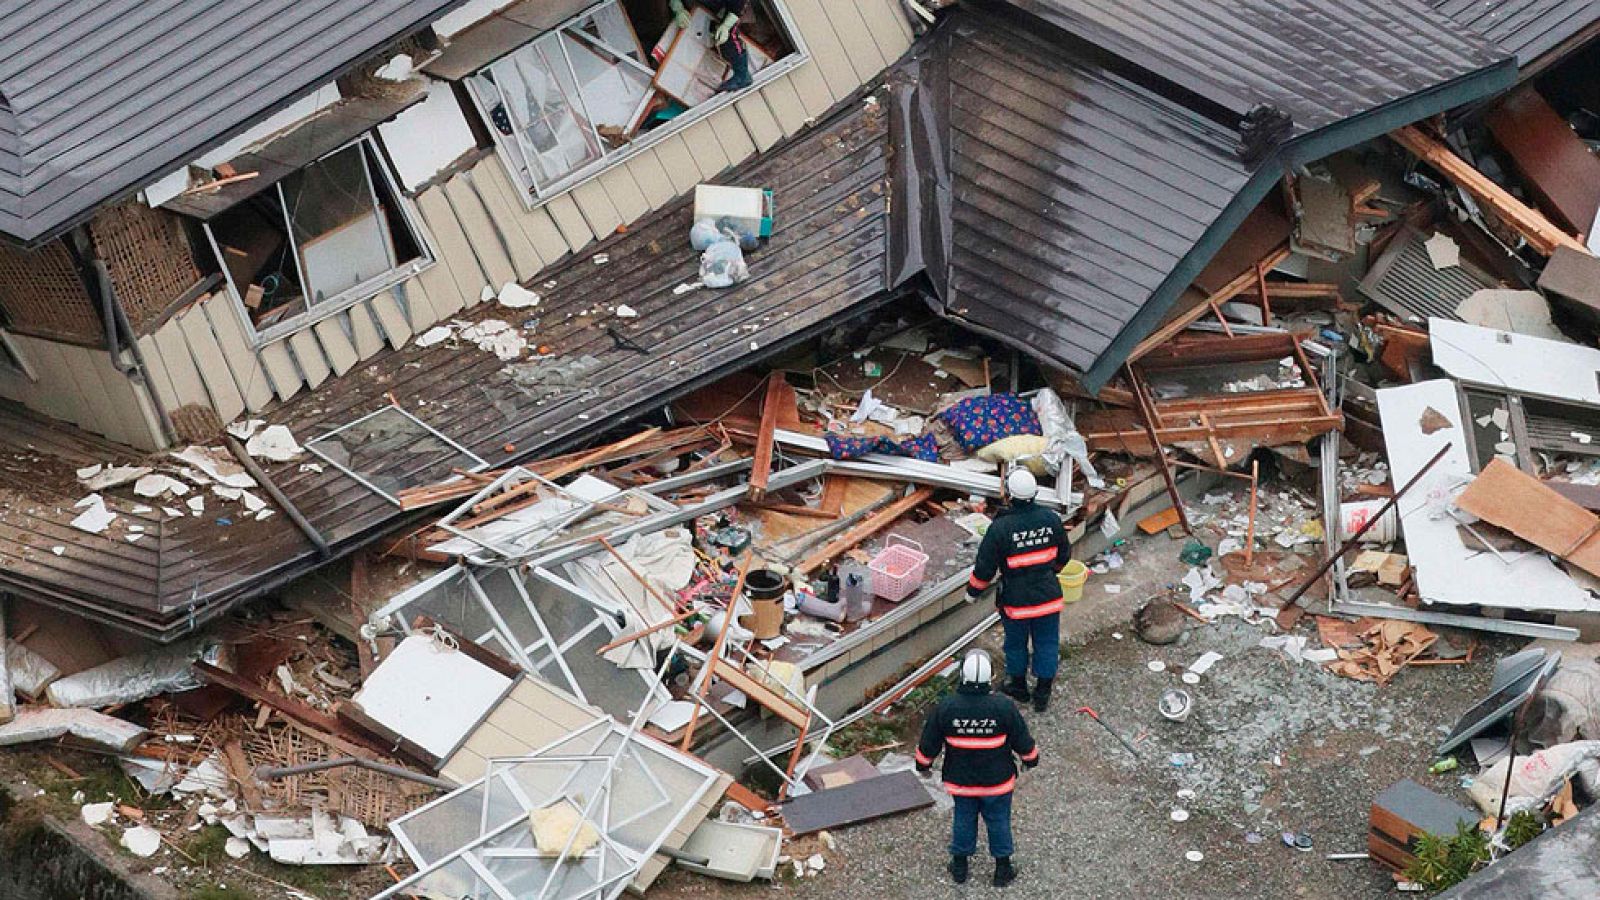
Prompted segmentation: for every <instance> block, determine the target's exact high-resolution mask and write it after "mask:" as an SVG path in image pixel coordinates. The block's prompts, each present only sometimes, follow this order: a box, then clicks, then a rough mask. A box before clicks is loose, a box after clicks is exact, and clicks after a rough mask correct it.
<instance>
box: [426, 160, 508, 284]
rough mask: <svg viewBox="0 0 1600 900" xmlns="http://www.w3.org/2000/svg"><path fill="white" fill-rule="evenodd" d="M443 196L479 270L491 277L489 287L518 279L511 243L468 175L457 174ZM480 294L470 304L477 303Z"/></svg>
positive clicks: (447, 184)
mask: <svg viewBox="0 0 1600 900" xmlns="http://www.w3.org/2000/svg"><path fill="white" fill-rule="evenodd" d="M444 197H445V200H447V201H448V202H449V204H450V209H451V211H452V212H454V213H455V217H456V221H457V222H459V223H460V224H461V229H462V231H463V232H464V233H465V234H466V236H467V242H468V245H469V246H468V249H469V250H471V251H472V253H473V254H474V255H475V256H476V257H477V260H478V264H479V267H480V268H481V270H482V271H483V273H485V274H486V275H487V276H488V279H489V286H490V287H493V288H494V289H495V290H496V291H498V290H500V287H501V286H502V285H504V284H505V283H506V282H509V281H516V280H517V272H516V267H515V266H513V265H512V263H511V255H510V244H509V243H508V242H507V241H506V239H505V236H504V235H503V234H502V233H501V232H500V229H499V228H496V227H495V223H494V220H493V218H491V217H490V215H489V211H488V210H487V209H485V208H484V204H483V200H482V198H480V197H479V196H478V192H477V191H475V190H473V189H472V185H471V184H469V183H468V182H467V177H466V176H465V175H457V176H456V177H454V178H452V179H450V180H449V181H447V182H445V184H444ZM480 296H482V291H481V289H480V291H479V294H478V295H476V296H473V297H472V298H470V299H469V300H468V301H467V302H468V303H469V304H470V303H476V302H477V301H478V298H479V297H480Z"/></svg>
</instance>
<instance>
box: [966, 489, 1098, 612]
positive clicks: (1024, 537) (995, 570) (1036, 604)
mask: <svg viewBox="0 0 1600 900" xmlns="http://www.w3.org/2000/svg"><path fill="white" fill-rule="evenodd" d="M1071 558H1072V544H1071V543H1069V542H1068V541H1067V527H1066V526H1065V525H1063V524H1062V523H1061V517H1060V516H1058V515H1056V514H1055V512H1053V511H1052V510H1049V509H1046V508H1045V507H1043V506H1040V505H1039V504H1037V503H1034V502H1033V501H1031V500H1018V501H1015V502H1014V503H1012V505H1011V507H1010V508H1009V509H1007V510H1006V511H1005V512H1003V513H1001V514H1000V515H999V516H998V517H996V518H995V520H994V521H993V522H990V523H989V530H988V531H986V532H984V534H983V541H982V542H981V543H979V544H978V558H977V560H976V561H975V562H973V564H972V579H971V580H970V581H969V582H968V583H967V595H968V596H970V597H976V596H978V595H979V594H981V593H983V591H984V590H985V589H986V588H988V587H989V585H990V584H992V583H993V582H994V579H995V577H996V576H998V577H999V578H1000V591H999V596H998V597H996V598H995V605H996V606H998V607H1000V612H1001V613H1002V614H1004V615H1005V616H1006V617H1007V618H1010V619H1033V618H1038V617H1039V616H1047V615H1050V614H1052V613H1058V612H1060V611H1061V582H1060V581H1058V580H1057V579H1056V573H1058V572H1060V571H1061V568H1062V567H1063V566H1065V565H1066V564H1067V560H1069V559H1071Z"/></svg>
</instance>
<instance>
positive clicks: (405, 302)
mask: <svg viewBox="0 0 1600 900" xmlns="http://www.w3.org/2000/svg"><path fill="white" fill-rule="evenodd" d="M785 2H786V3H787V6H788V9H789V12H790V15H791V16H792V18H793V19H794V22H795V24H796V27H797V28H798V30H799V32H800V37H801V40H802V42H803V43H804V44H805V45H806V48H807V50H808V51H809V53H810V59H809V60H808V61H806V62H805V63H803V64H801V65H800V66H799V67H797V68H796V69H794V70H793V71H791V72H788V73H786V74H785V75H783V76H782V77H780V78H778V79H776V80H774V81H773V82H771V83H770V84H768V85H765V86H764V87H762V88H761V89H760V90H759V91H756V92H755V93H752V94H750V95H749V96H746V97H743V98H741V99H740V100H739V101H737V102H736V103H734V104H733V105H731V106H729V107H727V108H725V109H722V110H719V111H718V112H716V113H714V114H713V115H711V116H709V117H707V118H706V119H705V120H703V121H701V122H697V123H695V124H693V125H691V126H689V127H688V128H685V129H684V130H683V131H682V132H680V133H679V134H677V135H673V136H671V137H669V138H667V139H665V140H663V141H661V142H660V143H658V144H656V145H654V146H652V147H651V148H649V149H647V150H645V151H643V152H641V153H638V154H636V155H634V156H633V157H631V158H629V159H628V160H626V161H625V162H622V163H620V164H618V165H616V166H613V167H611V168H610V169H607V170H606V171H604V172H601V173H599V174H598V175H596V176H595V177H593V178H591V179H589V180H587V181H585V182H583V183H581V184H579V185H577V186H575V187H573V188H572V189H571V190H570V191H568V192H566V193H565V194H562V195H560V196H557V197H554V198H552V199H550V200H548V201H546V202H544V203H542V204H540V205H539V206H537V207H535V208H533V209H529V208H528V206H527V205H526V204H525V203H524V202H523V201H522V199H521V192H520V190H519V189H518V188H517V187H516V186H515V185H514V184H513V182H512V180H511V178H510V176H509V175H508V174H507V172H506V170H505V168H504V167H503V166H502V165H501V163H500V160H499V158H498V157H497V156H490V157H487V158H485V159H483V160H482V161H481V162H479V163H478V164H477V165H476V166H475V167H474V168H472V169H471V170H469V171H465V172H461V173H458V174H456V175H455V176H454V177H452V178H451V179H450V180H448V181H446V182H445V183H443V184H439V185H435V186H433V187H430V188H428V189H427V190H425V191H423V192H422V193H421V194H420V195H419V196H418V197H417V198H416V211H417V213H418V215H417V219H418V221H419V223H420V224H421V226H422V228H423V230H424V231H425V237H426V239H427V243H428V245H429V246H430V247H431V248H433V253H434V255H435V257H436V260H435V262H434V264H433V265H431V266H429V267H428V268H427V269H426V270H424V271H423V272H422V273H421V274H419V275H418V276H417V277H415V278H412V279H411V280H409V281H407V282H405V283H404V284H401V285H398V286H396V287H395V288H394V289H392V290H389V291H385V292H384V293H382V294H379V295H378V296H376V297H373V298H371V299H369V300H366V301H363V302H362V303H359V304H357V305H356V306H354V307H352V308H351V309H350V310H349V311H347V312H341V313H339V314H337V315H334V316H332V317H330V318H327V319H324V320H322V321H321V322H319V323H318V324H317V325H315V326H314V327H308V328H307V329H305V330H303V331H301V332H300V333H298V334H296V335H294V336H292V337H289V338H285V339H283V340H280V341H277V342H275V343H273V344H269V345H266V346H264V347H260V348H256V349H255V350H249V349H244V348H242V347H241V344H240V341H241V340H244V341H248V336H247V335H248V332H246V331H243V330H242V322H241V320H240V318H239V315H238V312H237V310H236V309H235V308H233V305H234V303H235V301H234V300H233V299H232V298H231V297H229V296H227V295H226V294H219V295H216V296H213V297H211V298H209V299H207V300H204V301H202V302H200V303H198V304H196V306H195V307H193V308H191V310H190V311H189V312H188V314H187V315H185V316H179V317H175V319H174V320H173V321H169V322H168V323H166V325H164V326H163V327H162V328H161V329H160V330H159V331H158V332H157V333H156V334H154V335H152V336H151V337H149V338H146V339H145V340H144V341H141V344H140V345H141V347H142V348H143V350H144V353H145V354H146V356H147V357H153V358H155V359H154V362H153V363H152V365H154V366H159V367H160V368H163V369H165V370H166V371H168V372H169V373H173V374H171V376H170V377H169V378H166V379H158V381H157V387H158V392H159V393H160V394H161V400H162V402H163V403H165V404H168V408H169V409H171V408H175V407H176V406H182V405H187V404H191V403H202V404H209V405H211V406H212V407H213V408H214V409H216V411H217V414H218V415H219V416H220V417H221V419H222V420H223V421H224V422H227V421H231V420H232V419H234V418H236V417H238V416H239V415H241V414H243V413H244V412H246V411H253V410H257V409H260V408H261V407H262V406H264V405H265V404H266V403H268V402H271V400H272V399H273V398H276V399H279V400H286V399H288V398H290V397H292V396H294V395H295V394H297V393H299V392H300V391H302V390H306V389H308V388H315V387H317V386H318V385H320V384H322V383H323V382H324V381H326V380H327V379H328V378H330V377H336V376H338V375H341V374H343V373H344V372H347V371H349V370H350V369H351V368H353V367H354V366H355V365H356V364H357V363H359V362H360V361H361V360H363V359H366V358H367V357H369V356H371V355H373V354H374V353H376V352H378V351H379V350H380V349H382V348H383V347H385V346H390V347H401V346H404V345H405V344H406V342H408V341H409V340H410V339H411V337H412V336H413V335H415V334H418V333H420V332H422V331H425V330H427V328H429V327H430V326H432V325H433V324H435V323H437V322H439V321H441V320H443V319H446V318H448V317H450V316H453V315H457V314H458V313H460V312H461V311H462V310H463V309H468V308H471V307H473V306H475V305H476V304H478V303H479V302H480V298H481V297H482V295H483V292H484V288H486V287H487V288H490V289H491V290H493V291H498V290H499V289H500V287H501V286H502V285H504V284H505V283H506V282H507V281H511V280H513V279H515V280H517V281H523V282H528V281H531V280H533V279H535V278H536V277H537V275H538V273H539V272H540V271H541V270H542V269H544V268H545V267H547V266H549V265H551V264H552V263H554V262H556V261H558V260H560V259H562V258H564V257H566V256H569V255H571V254H574V253H580V252H583V251H584V249H585V248H588V247H590V246H591V245H593V244H594V243H595V242H596V241H597V240H600V239H601V238H604V237H606V236H608V235H610V234H611V233H612V232H614V231H616V229H617V228H618V227H619V226H623V225H627V224H630V223H632V222H634V221H635V220H637V219H639V218H640V217H642V216H645V215H647V214H649V213H650V212H651V211H653V210H656V209H659V208H661V207H662V206H665V205H666V204H668V203H670V202H672V201H673V200H674V199H676V198H678V197H680V196H682V195H683V194H684V193H686V192H688V191H689V190H692V189H693V187H694V185H695V184H697V183H699V182H700V181H703V180H706V179H709V178H712V177H715V176H716V175H717V174H719V173H720V172H722V171H724V170H726V169H727V168H729V167H731V166H734V165H737V164H739V163H741V162H744V161H745V160H746V159H748V158H750V157H751V156H753V155H755V154H756V153H759V152H762V151H765V150H766V149H768V148H770V147H772V146H773V145H774V144H776V143H777V142H778V141H779V140H782V139H783V138H785V137H788V136H791V135H794V134H795V133H797V132H799V131H801V130H803V129H804V128H805V127H806V126H807V124H808V123H809V122H810V121H811V120H813V119H814V118H816V117H817V116H820V115H821V114H823V113H824V112H826V111H827V110H828V109H829V108H830V107H831V106H833V105H834V104H835V103H837V102H839V101H840V100H843V99H844V98H845V97H846V96H848V95H849V94H850V93H851V92H853V91H855V90H856V89H857V88H859V87H860V86H861V85H862V84H863V83H864V82H866V81H867V80H869V79H871V78H874V77H876V76H877V75H878V74H879V73H880V72H882V71H883V69H884V68H885V67H886V66H887V65H888V63H891V62H893V61H894V60H896V59H898V58H899V57H900V56H901V54H903V53H904V52H905V51H906V49H907V48H909V47H910V46H911V38H912V31H911V25H910V23H909V22H908V21H907V19H906V17H905V15H904V13H903V12H902V11H901V7H900V4H899V0H785ZM206 323H209V324H210V325H211V328H204V327H203V326H204V325H205V324H206ZM236 330H237V331H236ZM207 331H212V332H214V333H213V334H211V335H208V334H206V332H207ZM246 346H247V345H246ZM169 355H171V356H172V357H173V358H171V359H169V358H168V357H169ZM191 372H193V373H194V375H193V377H191Z"/></svg>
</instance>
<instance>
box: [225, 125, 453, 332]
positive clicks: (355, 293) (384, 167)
mask: <svg viewBox="0 0 1600 900" xmlns="http://www.w3.org/2000/svg"><path fill="white" fill-rule="evenodd" d="M351 147H361V148H362V149H363V151H364V153H363V156H362V162H363V166H364V168H365V169H366V172H367V178H368V186H369V188H370V189H371V190H372V195H373V199H374V202H375V203H376V201H377V194H378V191H377V185H376V184H375V183H374V182H373V181H372V179H373V178H374V177H375V176H376V177H380V178H382V179H383V183H384V185H385V186H386V187H387V188H388V190H389V195H390V196H391V197H393V198H394V201H395V208H396V210H397V211H398V212H399V214H400V217H401V219H402V220H403V221H404V222H405V224H406V227H407V228H409V229H410V230H411V238H412V240H413V241H415V242H416V244H417V248H418V250H419V255H418V256H417V258H416V259H412V260H409V261H407V262H403V263H400V264H399V265H397V266H396V267H395V268H393V269H390V270H389V271H387V272H384V273H382V274H379V275H375V276H373V277H372V278H369V279H367V280H366V281H363V282H361V283H360V284H356V285H353V286H352V287H349V288H346V289H345V290H343V291H340V292H339V293H338V294H335V295H334V296H332V297H330V298H328V299H326V300H323V301H322V302H320V303H317V304H315V305H313V304H312V303H311V301H310V299H309V298H307V299H306V301H305V306H306V308H305V310H304V311H302V312H301V313H299V314H298V315H295V316H292V317H290V318H289V319H287V320H285V321H282V322H275V323H273V324H272V325H269V326H268V327H267V328H265V329H261V328H257V327H256V324H255V322H254V321H252V320H251V318H250V310H249V309H247V308H245V305H244V295H243V294H242V293H240V291H239V286H238V285H237V284H235V283H234V280H233V273H232V272H231V271H230V270H229V269H228V267H227V265H225V264H223V256H222V247H221V245H220V244H219V243H218V242H217V237H216V235H215V234H214V233H213V232H212V230H211V223H210V222H201V223H200V226H201V231H202V232H203V233H204V234H205V237H206V242H207V244H209V245H210V247H211V252H212V254H213V255H214V256H215V258H216V260H217V264H218V267H219V268H220V269H221V270H222V277H223V278H224V279H225V281H226V283H227V286H228V294H229V296H230V297H232V299H233V303H232V304H231V305H232V307H233V310H234V313H235V315H237V316H238V318H239V322H240V324H242V325H243V326H244V329H245V334H246V335H248V336H250V337H251V340H252V342H253V344H252V349H259V348H261V347H265V346H266V345H268V344H273V343H277V342H278V341H281V340H283V339H285V338H287V337H289V336H291V335H295V334H298V333H300V332H302V331H305V330H306V329H308V328H311V327H313V326H315V325H318V324H320V323H321V322H323V321H324V320H326V319H329V318H332V317H333V316H336V315H338V314H340V313H342V312H344V311H346V310H348V309H349V308H350V307H352V306H354V305H356V304H357V303H360V302H362V301H363V300H367V299H370V298H372V297H375V296H377V295H378V294H381V293H383V292H384V291H386V290H388V289H390V288H392V287H394V286H396V285H399V284H403V283H405V282H407V281H410V280H411V279H413V278H415V277H416V276H417V275H418V274H420V273H421V272H423V271H425V270H427V269H429V268H431V267H432V266H433V265H434V263H435V262H436V261H437V260H438V255H437V254H436V253H435V252H434V249H433V247H432V245H431V243H430V235H429V234H428V232H427V230H426V229H424V228H423V227H422V218H421V216H419V215H418V214H417V211H416V209H415V208H414V207H413V205H412V202H411V198H410V197H407V196H406V194H405V192H404V191H402V190H401V189H400V186H399V183H398V182H397V181H396V179H395V175H394V173H393V172H391V171H390V167H389V164H388V161H387V160H388V157H387V156H385V155H384V153H383V152H382V150H381V149H380V147H379V145H378V142H377V141H376V140H375V139H374V138H373V132H371V131H367V132H363V133H362V134H361V135H359V136H357V137H355V138H353V139H352V140H350V141H347V142H346V143H344V144H341V145H340V146H339V147H337V148H335V149H334V150H331V151H329V152H327V153H325V154H323V155H322V156H319V157H317V159H316V160H314V161H313V163H315V162H321V161H322V160H324V159H327V158H328V157H331V156H334V155H336V154H339V153H343V152H344V151H346V150H349V149H350V148H351ZM367 153H370V154H371V156H370V157H369V156H367V155H366V154H367ZM296 171H300V170H298V169H297V170H296ZM271 189H272V190H277V191H278V192H279V195H278V196H279V203H280V204H282V203H283V194H282V184H281V182H280V183H279V184H275V185H273V186H272V188H271ZM285 209H287V207H286V206H285ZM285 224H286V225H289V223H288V220H287V219H286V220H285ZM293 232H294V229H293V227H292V225H289V228H288V238H289V243H290V247H291V248H292V249H293V256H294V264H295V268H296V271H297V272H298V274H299V276H300V284H301V289H302V290H309V289H310V286H309V285H308V284H307V282H306V277H305V273H304V272H300V271H299V267H300V249H299V242H298V241H296V240H295V238H294V233H293Z"/></svg>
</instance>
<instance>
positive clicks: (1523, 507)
mask: <svg viewBox="0 0 1600 900" xmlns="http://www.w3.org/2000/svg"><path fill="white" fill-rule="evenodd" d="M1456 505H1457V506H1459V507H1461V508H1462V509H1464V510H1466V511H1467V512H1469V513H1472V514H1473V515H1475V516H1477V517H1478V518H1480V519H1482V520H1484V521H1485V522H1489V523H1491V524H1494V525H1498V526H1500V527H1501V528H1504V529H1506V530H1507V531H1510V532H1511V533H1512V534H1515V535H1516V536H1517V537H1520V538H1522V539H1523V540H1525V541H1527V542H1529V543H1531V544H1533V545H1534V546H1536V547H1540V548H1542V549H1544V550H1548V551H1549V552H1551V553H1554V554H1555V555H1556V556H1557V557H1559V558H1561V559H1564V560H1567V561H1568V562H1570V563H1572V564H1573V565H1575V566H1577V567H1579V568H1580V569H1583V570H1584V571H1586V572H1590V573H1592V574H1596V575H1600V518H1597V517H1596V516H1595V515H1594V513H1591V512H1589V511H1588V510H1586V509H1584V508H1583V507H1582V506H1579V505H1578V504H1576V503H1574V502H1572V501H1571V500H1568V499H1567V498H1566V497H1563V496H1561V495H1560V494H1558V493H1556V492H1555V491H1553V490H1551V489H1550V488H1547V487H1545V486H1544V484H1542V483H1541V482H1540V481H1539V479H1537V478H1535V477H1533V476H1532V475H1529V474H1527V473H1525V472H1522V471H1520V470H1519V469H1517V467H1516V466H1513V465H1511V464H1510V463H1508V462H1506V461H1505V460H1503V459H1498V458H1496V459H1494V460H1491V461H1490V463H1489V465H1487V466H1485V467H1484V470H1483V471H1482V472H1480V473H1479V474H1478V477H1477V478H1475V479H1473V482H1472V484H1470V485H1468V486H1467V489H1466V490H1464V491H1462V492H1461V493H1460V495H1458V496H1457V497H1456Z"/></svg>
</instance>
